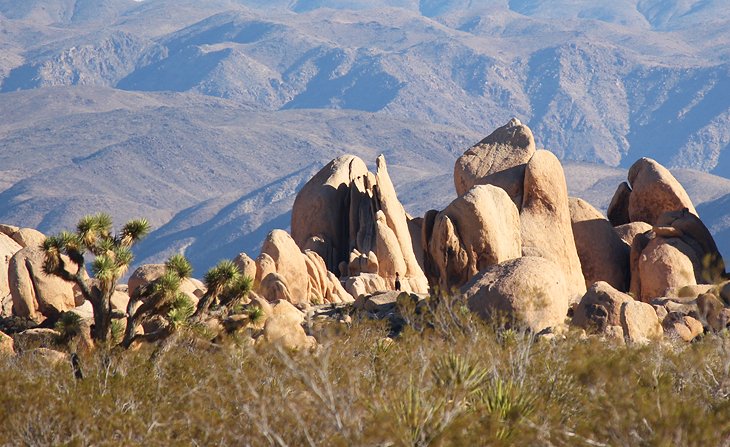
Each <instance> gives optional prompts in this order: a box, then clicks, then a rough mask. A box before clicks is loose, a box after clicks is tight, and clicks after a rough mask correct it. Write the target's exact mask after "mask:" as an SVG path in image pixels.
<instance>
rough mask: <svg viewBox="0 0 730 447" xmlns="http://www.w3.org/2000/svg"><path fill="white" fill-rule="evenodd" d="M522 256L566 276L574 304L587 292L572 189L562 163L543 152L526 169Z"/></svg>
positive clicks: (536, 154)
mask: <svg viewBox="0 0 730 447" xmlns="http://www.w3.org/2000/svg"><path fill="white" fill-rule="evenodd" d="M520 223H521V226H522V254H523V255H524V256H537V257H542V258H545V259H549V260H550V261H553V262H554V263H555V264H556V265H557V266H558V267H559V268H560V269H561V270H562V272H563V275H564V277H565V281H566V287H567V288H568V292H569V294H570V296H571V302H576V303H577V302H578V301H579V300H580V298H581V297H582V296H583V295H584V294H585V292H586V284H585V278H584V277H583V272H582V270H581V265H580V259H579V258H578V251H577V248H576V246H575V238H574V237H573V229H572V226H571V219H570V208H569V206H568V187H567V185H566V182H565V174H564V172H563V167H562V166H561V164H560V161H559V160H558V159H557V157H556V156H555V155H553V153H552V152H549V151H545V150H539V151H537V152H535V155H533V157H532V158H531V159H530V162H529V163H528V164H527V168H526V169H525V188H524V196H523V201H522V211H521V212H520Z"/></svg>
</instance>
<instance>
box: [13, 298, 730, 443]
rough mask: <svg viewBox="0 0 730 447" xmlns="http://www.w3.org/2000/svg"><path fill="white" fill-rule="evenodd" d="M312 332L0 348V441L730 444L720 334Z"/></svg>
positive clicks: (336, 327) (424, 326) (450, 312)
mask: <svg viewBox="0 0 730 447" xmlns="http://www.w3.org/2000/svg"><path fill="white" fill-rule="evenodd" d="M407 320H408V321H409V323H410V326H408V327H407V328H406V329H405V330H404V331H403V332H402V333H401V334H400V336H399V337H397V339H396V340H395V341H390V340H389V339H387V338H386V336H387V334H388V330H389V328H388V327H387V325H386V324H384V323H382V322H373V321H358V319H357V318H355V322H354V323H353V324H352V325H351V326H345V325H343V324H338V323H329V324H323V325H321V326H319V327H317V328H316V333H315V335H316V336H317V337H318V339H319V341H320V343H321V348H320V349H319V350H318V351H317V352H315V353H307V352H284V351H282V350H279V349H277V348H275V347H257V348H252V347H250V346H248V344H247V343H245V342H243V340H244V339H243V338H241V340H238V339H236V338H231V339H229V340H227V341H226V343H224V344H222V345H220V346H213V345H209V344H207V343H201V342H200V340H199V339H198V336H196V335H195V334H193V333H183V334H181V337H180V339H179V340H178V341H177V342H176V344H175V345H174V346H173V347H172V348H171V349H170V350H169V351H168V352H166V353H165V354H163V355H162V356H159V357H158V358H157V361H156V362H151V361H150V360H149V359H150V355H151V353H152V348H151V347H148V348H143V349H141V350H139V351H136V352H129V351H128V352H117V351H113V352H112V353H109V354H105V353H103V352H100V351H97V352H96V353H94V354H91V355H87V356H85V357H82V359H81V361H82V365H83V369H84V374H85V378H84V379H83V380H76V379H74V376H73V373H72V371H71V367H70V365H66V364H59V365H57V366H55V367H49V366H48V365H47V364H44V363H40V362H39V361H38V360H36V359H33V358H32V357H30V356H19V357H12V358H3V359H0V445H9V446H11V445H12V446H15V445H38V446H41V445H42V446H46V445H70V446H76V445H79V446H81V445H95V446H104V445H124V446H135V445H144V446H156V445H163V446H167V445H220V446H239V445H252V446H267V445H279V446H284V445H288V446H307V445H317V446H353V445H358V446H359V445H365V446H385V445H444V446H446V445H455V446H462V445H554V446H580V445H586V446H600V445H611V446H617V445H618V446H642V445H646V446H654V445H660V446H664V445H667V446H668V445H683V446H692V445H697V446H700V445H702V446H727V445H730V400H729V397H728V394H729V393H730V336H728V334H727V333H725V334H721V335H708V336H706V337H705V338H704V339H703V340H702V341H700V342H698V343H693V344H681V343H676V344H675V343H669V342H667V343H662V344H655V345H651V346H645V347H625V346H620V345H616V344H611V342H606V341H601V340H599V339H594V338H591V339H587V340H582V339H581V338H580V337H578V336H577V335H575V334H569V335H568V337H567V339H566V340H561V341H551V342H545V341H539V342H538V341H536V340H535V339H534V338H533V337H532V336H530V335H527V334H522V333H519V332H515V331H511V330H500V329H498V328H494V327H491V326H489V325H486V324H484V323H482V322H480V321H478V320H477V319H475V318H474V317H473V316H472V315H471V314H470V313H468V312H465V311H464V310H463V309H462V308H461V307H460V306H459V305H458V304H456V305H453V306H441V307H440V309H439V310H437V311H436V312H434V313H428V312H427V313H425V314H424V315H416V314H415V313H412V314H410V316H409V317H408V318H407Z"/></svg>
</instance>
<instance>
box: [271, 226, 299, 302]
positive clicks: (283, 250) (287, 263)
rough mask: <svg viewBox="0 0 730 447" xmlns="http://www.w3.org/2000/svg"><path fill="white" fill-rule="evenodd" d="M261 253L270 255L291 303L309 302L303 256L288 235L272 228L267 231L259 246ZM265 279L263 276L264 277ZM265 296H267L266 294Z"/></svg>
mask: <svg viewBox="0 0 730 447" xmlns="http://www.w3.org/2000/svg"><path fill="white" fill-rule="evenodd" d="M261 253H265V254H267V255H269V256H270V257H271V259H272V260H273V261H274V265H275V267H276V273H278V274H279V275H280V276H281V277H282V278H283V280H284V282H285V284H286V286H287V288H288V290H289V293H290V294H291V300H290V301H291V302H292V303H293V304H304V303H307V302H309V299H308V298H309V296H308V295H309V294H308V292H309V290H308V289H309V274H308V273H307V263H306V262H305V260H304V256H303V254H302V252H301V250H300V249H299V247H298V246H297V244H296V243H295V242H294V239H292V238H291V236H289V233H287V232H286V231H283V230H274V231H272V232H271V233H269V235H268V237H267V238H266V240H264V244H263V246H262V248H261ZM264 280H265V278H264ZM267 298H269V297H268V296H267Z"/></svg>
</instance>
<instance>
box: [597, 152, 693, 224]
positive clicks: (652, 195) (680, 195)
mask: <svg viewBox="0 0 730 447" xmlns="http://www.w3.org/2000/svg"><path fill="white" fill-rule="evenodd" d="M684 208H686V209H687V210H689V212H691V213H692V214H694V215H697V211H696V210H695V208H694V206H693V205H692V201H691V200H690V198H689V196H688V195H687V191H685V190H684V188H683V187H682V185H681V184H680V183H679V182H678V181H677V179H676V178H674V176H673V175H672V174H671V173H670V172H669V170H667V169H666V168H665V167H664V166H662V165H660V164H659V163H657V162H656V161H654V160H652V159H650V158H641V159H639V160H638V161H636V163H634V164H633V165H632V166H631V168H630V169H629V174H628V183H622V184H621V185H619V187H618V189H617V191H616V194H614V197H613V200H611V204H610V205H609V207H608V216H609V220H610V221H611V223H612V224H613V225H614V226H618V225H623V224H626V223H629V222H646V223H648V224H650V225H655V224H656V223H657V219H659V216H661V215H662V214H664V213H666V212H668V211H677V210H681V209H684Z"/></svg>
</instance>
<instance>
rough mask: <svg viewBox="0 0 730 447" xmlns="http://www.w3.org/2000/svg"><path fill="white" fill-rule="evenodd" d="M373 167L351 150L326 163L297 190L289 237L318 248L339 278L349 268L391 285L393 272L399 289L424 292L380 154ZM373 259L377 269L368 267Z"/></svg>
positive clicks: (305, 246)
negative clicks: (369, 169) (368, 165)
mask: <svg viewBox="0 0 730 447" xmlns="http://www.w3.org/2000/svg"><path fill="white" fill-rule="evenodd" d="M376 166H377V170H376V173H375V174H372V173H370V172H368V170H367V168H366V166H365V163H363V162H362V160H360V159H359V158H357V157H355V156H352V155H346V156H342V157H339V158H337V159H335V160H333V161H332V162H330V163H329V164H328V165H327V166H325V167H324V168H323V169H322V170H321V171H320V172H319V173H317V174H316V175H315V176H314V177H313V178H312V179H311V180H310V181H309V182H307V184H306V185H305V186H304V188H303V189H302V191H300V193H299V194H298V195H297V198H296V200H295V202H294V208H293V210H292V237H293V239H294V241H295V242H296V244H297V245H298V246H299V247H300V248H301V250H305V251H306V250H312V251H313V252H315V253H317V254H318V255H319V256H320V257H321V258H322V259H323V261H324V264H325V266H326V268H327V270H328V271H330V272H331V273H333V274H334V275H338V276H339V277H340V279H341V280H342V281H343V282H347V281H348V279H347V277H348V275H350V274H351V272H350V271H351V270H353V271H352V273H357V274H360V273H366V274H373V273H376V274H377V275H379V276H380V277H381V278H382V279H383V280H384V282H385V284H386V287H388V288H393V287H394V285H395V276H396V273H398V274H399V275H400V278H401V283H402V286H403V288H404V290H412V291H415V292H426V291H427V290H428V281H427V280H426V276H425V275H424V273H423V270H422V268H421V263H419V256H417V255H416V253H415V251H414V245H415V246H418V244H417V243H415V244H414V241H413V240H412V238H411V231H412V230H411V228H409V221H410V219H409V217H408V215H407V214H406V212H405V209H404V208H403V205H402V204H401V203H400V202H399V201H398V198H397V196H396V193H395V188H394V187H393V183H392V181H391V179H390V175H389V174H388V168H387V165H386V162H385V158H384V157H383V156H382V155H381V156H379V157H378V159H377V160H376ZM371 253H372V255H371ZM419 255H420V254H419ZM363 256H364V257H365V258H366V259H368V262H367V263H363V259H362V257H363ZM376 260H377V272H373V271H372V267H373V266H374V265H376ZM352 261H356V264H359V267H358V265H355V264H353V262H352ZM363 266H364V267H365V269H364V270H363V269H362V267H363ZM351 267H352V269H351ZM259 276H261V277H262V278H263V277H265V275H261V274H259ZM292 293H296V292H292Z"/></svg>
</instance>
